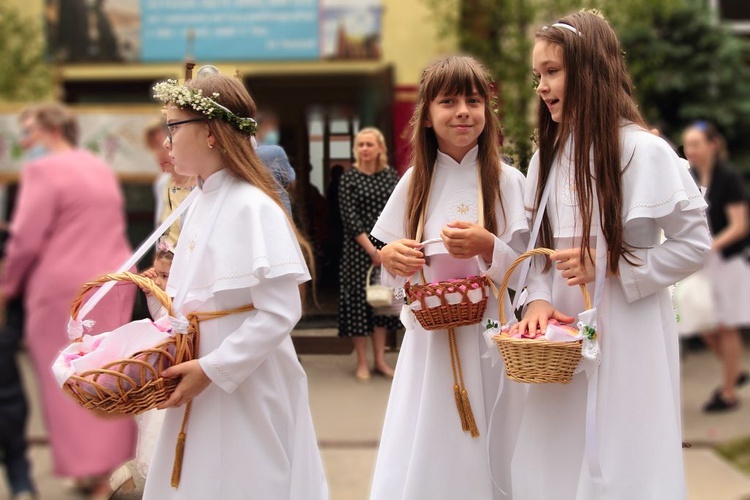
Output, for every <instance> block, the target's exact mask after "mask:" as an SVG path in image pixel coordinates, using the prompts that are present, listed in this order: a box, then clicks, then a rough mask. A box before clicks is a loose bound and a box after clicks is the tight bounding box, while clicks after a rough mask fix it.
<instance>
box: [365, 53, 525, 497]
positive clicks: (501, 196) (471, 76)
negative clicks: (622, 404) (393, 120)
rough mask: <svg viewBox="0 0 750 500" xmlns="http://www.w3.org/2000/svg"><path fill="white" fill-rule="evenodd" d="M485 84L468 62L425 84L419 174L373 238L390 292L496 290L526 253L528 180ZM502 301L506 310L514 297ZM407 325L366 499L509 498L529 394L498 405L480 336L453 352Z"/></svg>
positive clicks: (508, 394) (511, 390)
mask: <svg viewBox="0 0 750 500" xmlns="http://www.w3.org/2000/svg"><path fill="white" fill-rule="evenodd" d="M490 82H491V79H490V77H489V74H488V72H487V70H486V69H485V68H484V67H483V66H482V65H481V64H479V63H478V62H477V61H476V60H474V59H472V58H470V57H463V56H452V57H448V58H446V59H442V60H439V61H437V62H435V63H433V64H432V65H430V66H429V67H427V68H426V69H425V70H424V72H423V73H422V77H421V79H420V85H419V93H418V97H417V105H416V108H415V111H414V115H413V117H412V122H411V124H412V127H413V135H412V146H413V151H414V157H413V166H412V167H411V168H410V169H409V170H408V171H407V172H406V173H405V174H404V176H403V177H402V179H401V180H400V182H399V184H398V186H397V187H396V189H395V190H394V192H393V194H392V195H391V198H390V199H389V200H388V204H387V205H386V207H385V209H384V210H383V213H382V214H381V216H380V218H379V219H378V222H377V223H376V225H375V228H374V229H373V231H372V235H373V236H374V237H375V238H377V239H378V240H380V241H382V242H384V243H387V245H386V246H385V247H384V248H383V249H382V250H381V257H382V262H383V267H384V270H383V283H384V284H386V285H388V286H394V287H398V286H404V284H405V282H406V280H407V279H411V280H413V281H417V280H421V277H419V274H417V273H418V271H422V272H423V277H424V279H425V281H426V282H427V283H431V282H434V281H443V280H449V279H454V278H466V277H469V276H476V275H480V274H485V275H486V276H487V277H488V278H490V279H491V280H492V281H494V282H496V283H498V284H499V283H500V282H501V281H502V278H503V276H504V274H505V271H506V270H507V268H508V266H509V265H510V263H511V262H512V261H513V260H514V259H515V258H516V257H517V256H518V254H519V252H520V251H521V250H522V249H523V247H524V244H525V241H526V239H527V232H528V230H527V223H526V218H525V215H524V208H523V202H522V197H523V184H524V178H523V175H522V174H521V173H520V172H519V171H518V170H516V169H515V168H513V167H511V166H509V165H503V164H501V159H500V145H499V142H498V137H499V122H498V120H497V117H496V115H495V112H494V110H493V106H492V98H493V96H492V92H491V85H490ZM482 213H484V216H483V217H482V215H480V214H482ZM427 241H430V244H427V245H423V242H427ZM501 300H505V301H507V300H508V298H507V294H506V295H505V296H503V297H502V298H501ZM508 306H509V304H508ZM493 314H494V317H497V301H496V299H495V298H494V296H492V294H490V299H489V300H488V306H487V315H488V316H489V317H493ZM402 321H404V324H405V326H406V336H405V338H404V342H403V345H402V348H401V352H400V354H399V361H398V364H397V366H396V374H395V378H394V381H393V388H392V390H391V395H390V399H389V401H388V409H387V412H386V417H385V424H384V427H383V434H382V438H381V442H380V451H379V452H378V459H377V464H376V468H375V477H374V480H373V486H372V496H371V498H372V499H374V500H379V499H387V500H395V499H421V498H430V499H433V500H434V499H437V500H440V499H445V500H449V499H456V498H482V499H492V498H501V495H502V492H501V490H500V489H499V488H497V487H496V486H495V484H493V478H494V479H496V480H497V482H498V484H500V485H503V486H504V487H505V488H506V492H508V490H507V488H508V486H509V470H510V453H512V450H513V439H514V436H515V434H516V432H515V429H516V428H517V425H518V418H519V413H520V409H521V407H522V404H523V395H524V392H525V390H524V387H522V386H520V385H518V384H511V383H510V382H508V383H507V384H506V389H505V391H504V392H503V394H502V397H501V399H500V400H499V401H498V394H499V392H500V381H501V379H502V378H503V377H504V372H503V369H502V365H501V364H494V363H493V362H492V360H491V357H489V356H487V357H484V358H483V356H484V355H485V353H486V352H487V350H488V345H487V343H486V342H485V339H484V338H483V335H482V333H483V330H484V327H483V326H482V325H481V324H474V325H468V326H461V327H458V328H456V330H455V337H452V338H455V340H456V344H455V345H452V346H449V335H448V334H446V331H445V330H437V331H426V330H424V329H423V328H422V327H421V326H420V325H419V324H418V323H417V322H416V321H415V319H414V317H413V315H412V313H411V311H409V310H408V309H405V310H404V312H402ZM451 344H452V342H451ZM489 349H496V348H495V347H489ZM454 351H457V353H456V354H457V355H460V368H459V371H461V372H462V376H463V385H464V388H465V393H466V396H467V401H466V402H465V403H464V404H463V405H462V406H459V404H458V399H457V398H458V396H455V395H454V390H455V389H454V387H455V386H456V384H457V382H456V378H455V372H454V371H453V370H452V366H451V365H452V363H451V359H452V357H451V354H452V353H453V352H454ZM452 389H454V390H452ZM496 401H498V402H497V408H498V410H497V411H495V412H493V408H494V407H495V405H496ZM461 407H463V408H464V409H469V408H470V411H471V413H473V417H474V420H475V424H476V426H475V428H473V427H472V426H468V427H465V426H464V425H462V424H463V423H464V422H463V421H464V418H463V417H464V416H465V415H466V414H468V412H464V414H462V413H461ZM467 407H468V408H467ZM457 408H458V409H459V411H458V412H457V411H456V410H457ZM514 411H515V412H516V413H513V412H514ZM491 421H492V422H495V421H497V422H498V423H497V424H496V425H495V426H493V431H492V435H493V436H495V437H496V438H497V439H500V440H503V441H504V446H501V447H497V448H495V449H493V450H492V451H493V455H494V456H493V459H492V460H488V456H487V453H488V450H487V443H488V441H487V440H488V435H489V434H490V433H489V429H490V423H491ZM506 440H507V441H506Z"/></svg>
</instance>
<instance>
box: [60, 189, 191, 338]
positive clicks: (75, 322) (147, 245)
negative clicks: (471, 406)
mask: <svg viewBox="0 0 750 500" xmlns="http://www.w3.org/2000/svg"><path fill="white" fill-rule="evenodd" d="M199 193H200V190H199V189H193V190H192V191H191V192H190V194H189V195H187V197H185V199H184V200H183V201H182V203H180V205H179V206H178V207H177V209H176V210H175V211H174V212H172V213H171V214H169V217H167V219H166V220H165V221H164V222H162V223H161V225H160V226H159V227H157V228H156V229H155V230H154V232H153V233H151V235H150V236H149V237H148V238H146V241H144V242H143V243H142V244H141V246H140V247H139V248H138V250H136V251H135V253H134V254H133V255H132V256H131V257H130V258H129V259H128V260H127V261H125V263H124V264H123V265H121V266H120V267H119V268H118V269H117V271H115V272H117V273H122V272H125V271H128V270H130V269H131V268H132V267H133V266H134V265H136V264H137V263H138V261H139V260H141V258H142V257H143V256H144V255H146V252H148V251H149V250H150V249H151V247H152V246H153V245H154V243H156V241H157V240H158V239H159V238H160V237H161V235H163V234H164V232H165V231H166V230H167V229H169V227H170V226H171V225H172V224H173V223H174V221H176V220H177V218H178V217H180V216H181V215H182V214H183V213H184V212H185V210H187V209H188V208H189V207H190V205H191V204H192V203H193V200H195V198H196V197H198V195H199ZM116 284H117V282H115V281H109V282H107V283H105V284H104V285H102V286H101V287H99V289H98V290H97V291H96V292H94V294H93V295H92V296H91V297H90V298H89V300H87V301H86V303H85V304H83V306H82V307H81V309H80V311H79V312H78V316H77V317H75V318H70V320H69V321H68V338H70V339H77V338H79V337H80V336H81V335H82V333H83V327H84V326H88V325H87V324H86V322H84V321H83V318H85V317H86V315H88V314H89V313H90V312H91V311H92V310H93V309H94V307H96V305H97V304H98V303H99V301H100V300H102V298H103V297H104V296H105V295H106V294H107V292H109V291H110V290H111V289H112V288H113V287H114V286H115V285H116ZM89 328H90V326H89Z"/></svg>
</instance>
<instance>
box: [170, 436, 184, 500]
mask: <svg viewBox="0 0 750 500" xmlns="http://www.w3.org/2000/svg"><path fill="white" fill-rule="evenodd" d="M184 455H185V433H184V432H180V435H179V436H177V448H176V449H175V451H174V464H173V465H172V488H177V487H178V486H179V485H180V476H181V475H182V457H183V456H184Z"/></svg>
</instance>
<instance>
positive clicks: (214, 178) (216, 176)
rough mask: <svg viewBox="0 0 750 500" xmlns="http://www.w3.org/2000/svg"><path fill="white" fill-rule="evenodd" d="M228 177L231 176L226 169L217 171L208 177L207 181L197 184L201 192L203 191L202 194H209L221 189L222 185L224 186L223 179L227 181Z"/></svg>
mask: <svg viewBox="0 0 750 500" xmlns="http://www.w3.org/2000/svg"><path fill="white" fill-rule="evenodd" d="M230 176H231V174H230V173H229V170H228V169H227V168H222V169H221V170H217V171H216V172H214V173H213V174H211V175H209V176H208V179H206V180H205V181H203V182H199V185H200V187H201V191H203V192H204V193H211V192H213V191H216V190H217V189H219V188H220V187H221V185H222V184H224V179H228V178H229V177H230Z"/></svg>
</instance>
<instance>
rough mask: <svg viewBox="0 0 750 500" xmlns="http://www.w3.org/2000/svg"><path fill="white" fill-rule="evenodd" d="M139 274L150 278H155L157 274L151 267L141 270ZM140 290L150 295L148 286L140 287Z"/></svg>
mask: <svg viewBox="0 0 750 500" xmlns="http://www.w3.org/2000/svg"><path fill="white" fill-rule="evenodd" d="M141 276H143V277H144V278H150V279H152V280H156V278H157V276H158V274H157V273H156V269H154V268H153V267H151V268H148V269H146V270H145V271H143V272H142V273H141ZM141 290H143V293H145V294H146V295H151V290H149V289H148V288H145V287H141Z"/></svg>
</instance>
